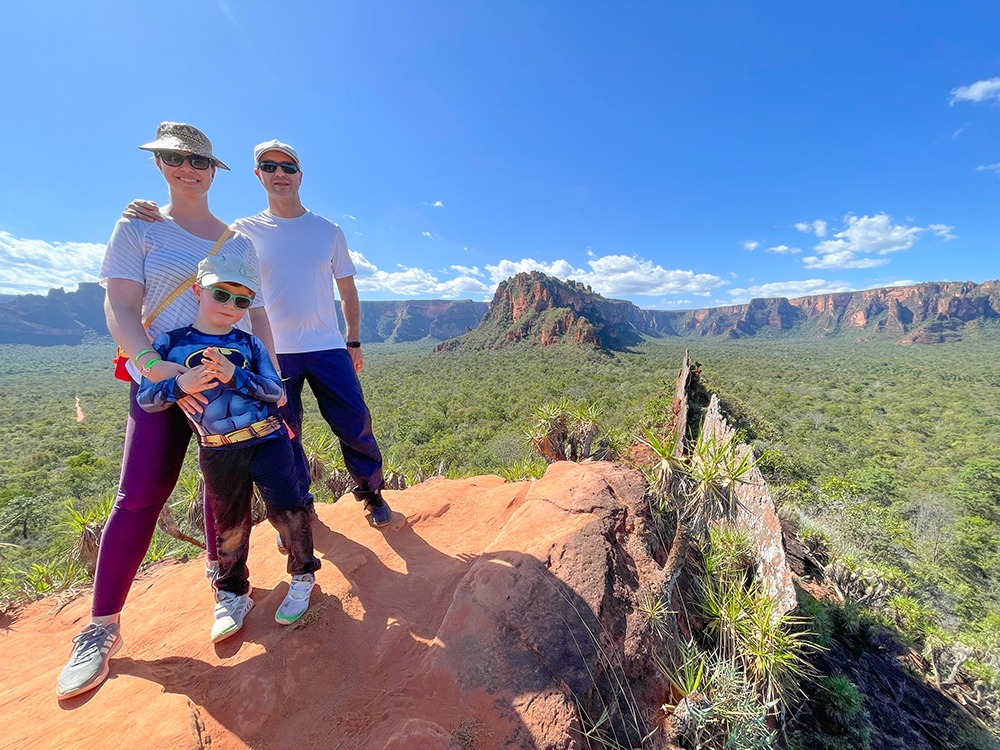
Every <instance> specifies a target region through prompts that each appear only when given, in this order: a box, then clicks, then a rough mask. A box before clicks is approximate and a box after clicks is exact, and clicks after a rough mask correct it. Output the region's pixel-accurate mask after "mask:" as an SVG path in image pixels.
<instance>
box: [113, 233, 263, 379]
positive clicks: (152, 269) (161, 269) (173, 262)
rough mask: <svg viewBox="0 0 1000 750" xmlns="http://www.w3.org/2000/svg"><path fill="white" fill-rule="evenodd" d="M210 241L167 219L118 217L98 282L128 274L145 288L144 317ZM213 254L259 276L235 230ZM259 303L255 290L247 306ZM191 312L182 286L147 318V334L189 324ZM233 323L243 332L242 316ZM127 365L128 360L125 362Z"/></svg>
mask: <svg viewBox="0 0 1000 750" xmlns="http://www.w3.org/2000/svg"><path fill="white" fill-rule="evenodd" d="M214 245H215V240H206V239H202V238H201V237H198V236H196V235H193V234H191V233H190V232H188V231H187V230H186V229H183V228H182V227H181V226H180V225H179V224H178V223H177V222H175V221H174V220H173V219H169V218H167V219H165V220H164V221H157V222H152V223H150V222H146V221H141V220H139V219H125V218H122V219H119V220H118V223H117V224H115V229H114V231H113V232H112V233H111V239H110V240H109V241H108V249H107V251H106V252H105V254H104V262H103V263H102V264H101V275H100V281H101V286H103V287H105V288H107V285H108V284H107V281H108V279H129V280H131V281H137V282H139V283H140V284H142V285H143V286H144V287H145V293H144V295H143V300H142V319H143V320H145V319H146V318H147V317H148V316H149V315H150V314H151V313H152V312H153V311H154V310H155V309H156V308H157V307H158V306H159V304H160V303H161V302H162V301H163V300H164V299H166V298H167V297H168V296H169V295H170V294H171V293H173V291H174V290H175V289H176V288H177V287H178V286H179V285H180V284H182V283H184V282H185V281H186V280H187V279H189V278H190V277H191V276H193V275H194V274H195V272H196V271H197V270H198V263H199V262H201V260H202V259H204V258H205V256H206V255H208V253H209V251H210V250H211V249H212V247H213V246H214ZM219 253H225V254H227V255H236V256H238V257H239V258H241V259H242V261H243V262H244V263H247V264H248V265H251V266H253V268H254V269H255V270H256V271H257V274H258V277H259V275H260V270H259V268H258V264H257V254H256V253H255V252H254V247H253V243H252V242H251V241H250V239H249V238H248V237H247V236H246V235H243V234H240V233H238V232H237V233H236V234H234V235H233V236H232V237H231V238H230V239H229V240H227V241H226V243H225V244H224V245H223V246H222V248H221V249H220V250H219ZM263 304H264V298H263V296H262V295H261V294H258V295H256V297H255V298H254V301H253V307H260V306H262V305H263ZM197 316H198V302H197V300H195V298H194V293H193V292H191V290H190V289H186V290H184V291H183V292H181V294H179V295H178V296H177V299H175V300H174V301H173V302H171V303H170V304H169V305H168V306H167V307H166V309H164V310H163V311H162V312H160V314H159V315H157V316H156V318H155V319H154V320H153V323H152V325H151V326H150V327H149V335H150V338H156V336H158V335H159V334H161V333H164V332H166V331H172V330H174V329H175V328H183V327H184V326H189V325H191V324H192V323H194V319H195V318H196V317H197ZM237 327H239V328H241V329H243V330H245V331H249V330H250V323H249V320H248V318H247V317H244V318H243V320H241V321H240V323H239V324H238V326H237ZM129 364H130V365H131V364H132V363H131V361H130V362H129ZM131 370H132V368H131V367H130V368H129V371H130V372H131ZM134 376H135V373H133V377H134Z"/></svg>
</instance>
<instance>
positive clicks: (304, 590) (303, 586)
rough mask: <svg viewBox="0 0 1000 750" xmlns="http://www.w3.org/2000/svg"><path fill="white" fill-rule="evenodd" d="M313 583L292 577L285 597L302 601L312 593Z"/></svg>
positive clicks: (305, 579)
mask: <svg viewBox="0 0 1000 750" xmlns="http://www.w3.org/2000/svg"><path fill="white" fill-rule="evenodd" d="M314 583H315V580H310V579H308V578H299V577H298V576H292V585H291V586H289V587H288V594H287V597H288V598H289V599H295V600H296V601H302V600H303V599H305V598H306V597H307V596H309V594H310V593H311V592H312V587H313V584H314Z"/></svg>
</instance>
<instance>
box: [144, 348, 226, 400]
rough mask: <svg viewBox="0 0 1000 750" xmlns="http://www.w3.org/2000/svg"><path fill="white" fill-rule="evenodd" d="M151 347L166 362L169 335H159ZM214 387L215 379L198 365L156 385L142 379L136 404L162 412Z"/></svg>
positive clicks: (168, 349)
mask: <svg viewBox="0 0 1000 750" xmlns="http://www.w3.org/2000/svg"><path fill="white" fill-rule="evenodd" d="M152 346H153V349H155V350H156V353H157V354H159V355H160V357H161V358H162V359H163V361H164V362H167V361H168V359H167V357H168V356H169V355H170V337H169V335H168V334H165V333H163V334H160V335H159V336H157V337H156V341H154V342H153V344H152ZM215 386H216V379H215V377H213V376H212V375H210V374H209V373H208V372H207V371H206V368H205V366H204V365H198V366H197V367H192V368H190V369H189V370H185V371H184V372H182V373H181V374H180V375H175V376H174V377H172V378H167V379H166V380H160V381H158V382H156V383H154V382H153V381H151V380H150V379H149V378H146V377H144V378H143V379H142V382H141V383H140V384H139V393H138V394H137V395H136V402H137V403H138V404H139V406H141V407H142V408H143V409H144V410H146V411H163V410H164V409H168V408H169V407H171V406H173V405H174V404H176V403H177V401H178V399H181V398H184V397H185V396H190V395H191V394H192V393H201V392H202V391H207V390H209V389H210V388H214V387H215Z"/></svg>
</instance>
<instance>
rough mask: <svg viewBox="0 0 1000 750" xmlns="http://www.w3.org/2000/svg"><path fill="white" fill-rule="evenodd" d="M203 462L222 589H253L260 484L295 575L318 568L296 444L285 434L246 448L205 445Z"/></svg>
mask: <svg viewBox="0 0 1000 750" xmlns="http://www.w3.org/2000/svg"><path fill="white" fill-rule="evenodd" d="M198 463H199V464H200V465H201V472H202V474H203V475H204V477H205V501H206V503H207V504H208V507H209V508H210V509H211V512H212V515H213V516H214V518H215V535H216V544H217V546H218V555H219V577H218V579H217V580H216V583H215V587H216V589H218V590H219V591H231V592H233V593H234V594H241V595H242V594H246V593H247V592H248V591H249V590H250V573H249V570H248V569H247V555H248V553H249V551H250V530H251V528H252V526H253V524H252V522H251V520H250V510H251V505H252V502H253V486H254V484H256V485H257V487H258V489H259V490H260V494H261V496H262V497H263V499H264V504H265V505H266V506H267V519H268V520H269V521H270V522H271V524H272V525H273V526H274V527H275V528H276V529H277V530H278V533H280V534H281V539H282V541H283V542H284V545H285V547H286V548H287V549H288V572H289V573H290V574H292V575H301V574H303V573H312V572H313V571H316V570H319V567H320V561H319V559H317V557H316V556H315V555H314V554H313V538H312V525H311V515H310V513H309V511H308V510H307V509H306V503H307V498H306V488H304V487H303V486H302V485H301V483H300V482H299V481H298V480H297V479H296V474H295V468H294V458H293V455H292V445H291V443H290V442H289V440H288V437H287V436H286V435H284V434H281V435H280V436H278V437H276V438H270V439H266V440H261V441H259V442H254V443H251V444H249V445H247V446H240V445H239V444H237V445H231V446H226V447H223V448H206V447H202V448H201V450H200V451H199V453H198Z"/></svg>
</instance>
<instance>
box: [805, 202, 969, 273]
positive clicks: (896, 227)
mask: <svg viewBox="0 0 1000 750" xmlns="http://www.w3.org/2000/svg"><path fill="white" fill-rule="evenodd" d="M844 223H845V225H846V226H845V228H844V229H843V231H840V232H837V234H835V235H834V239H830V240H824V241H823V242H820V243H819V244H818V245H816V246H815V247H814V248H813V249H814V250H815V251H816V255H809V256H806V257H805V258H803V259H802V262H803V263H804V264H805V266H806V268H874V267H876V266H882V265H885V264H886V263H888V262H889V259H888V258H866V257H862V256H864V255H866V254H875V255H882V256H885V255H889V254H890V253H896V252H900V251H903V250H909V249H910V248H911V247H913V244H914V243H915V242H916V241H917V239H918V238H919V236H920V235H921V234H923V233H924V232H932V233H933V234H935V235H937V236H938V237H941V238H943V239H946V240H947V239H953V238H954V234H952V230H953V229H954V227H951V226H948V225H946V224H931V225H930V226H927V227H919V226H915V225H906V224H894V223H893V222H892V218H891V217H890V216H889V215H888V214H884V213H879V214H875V215H874V216H862V217H860V218H858V217H857V216H853V215H851V214H848V215H847V216H846V217H845V218H844Z"/></svg>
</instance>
